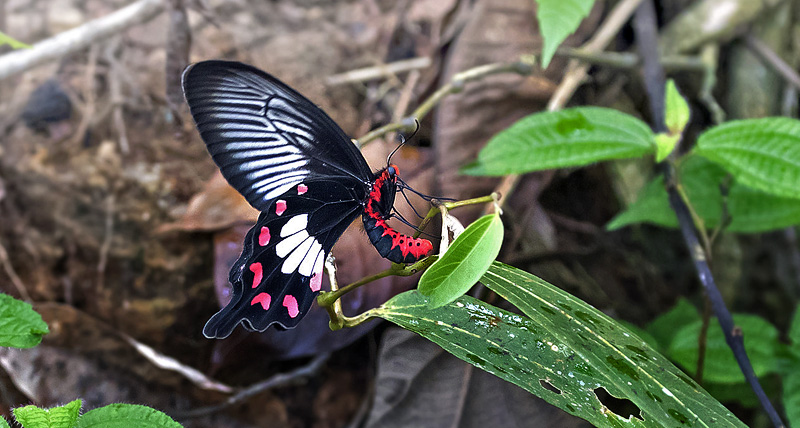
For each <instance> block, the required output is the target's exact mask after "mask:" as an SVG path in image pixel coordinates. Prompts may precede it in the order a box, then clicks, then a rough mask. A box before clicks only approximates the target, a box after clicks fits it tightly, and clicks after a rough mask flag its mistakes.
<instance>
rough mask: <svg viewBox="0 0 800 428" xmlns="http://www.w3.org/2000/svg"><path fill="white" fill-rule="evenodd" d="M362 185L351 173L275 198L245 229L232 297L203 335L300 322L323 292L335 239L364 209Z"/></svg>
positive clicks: (307, 184) (232, 280) (300, 186)
mask: <svg viewBox="0 0 800 428" xmlns="http://www.w3.org/2000/svg"><path fill="white" fill-rule="evenodd" d="M358 184H359V183H358V182H353V180H352V178H348V177H336V178H335V180H316V181H308V182H303V183H301V184H298V185H297V186H295V187H294V188H293V189H291V190H289V191H288V192H286V193H285V194H283V195H281V196H280V197H279V198H277V199H275V200H274V201H273V202H272V204H271V205H270V206H269V207H267V209H266V210H265V211H264V212H262V213H261V215H260V216H259V218H258V221H257V222H256V224H255V226H253V228H252V229H250V231H249V232H248V233H247V236H246V237H245V241H244V249H243V251H242V255H241V256H240V257H239V259H238V260H237V261H236V263H234V265H233V268H232V269H231V273H230V278H229V280H230V283H231V285H232V287H233V293H232V298H231V301H230V302H229V303H228V304H227V305H226V306H225V307H224V308H223V309H222V310H221V311H219V312H218V313H217V314H215V315H214V316H213V317H212V318H211V319H210V320H209V321H208V323H206V326H205V328H204V329H203V334H204V335H205V336H206V337H208V338H224V337H227V336H228V335H229V334H230V333H231V331H233V329H234V328H235V327H236V326H237V325H238V324H239V323H240V322H241V323H243V324H244V325H245V327H247V328H248V329H250V330H256V331H264V330H265V329H266V328H267V327H269V326H270V325H271V324H273V323H277V324H279V325H280V326H281V327H283V328H292V327H294V326H295V325H297V323H298V322H299V321H300V319H302V318H303V316H304V315H305V314H306V312H308V310H309V309H310V307H311V304H312V303H313V301H314V298H315V297H316V295H317V294H318V293H319V290H320V286H321V284H322V269H323V265H324V262H325V258H326V257H327V256H328V254H329V253H330V251H331V248H333V244H334V243H335V242H336V241H337V240H338V239H339V237H340V236H341V235H342V233H344V231H345V229H347V227H348V226H349V225H350V223H352V222H353V220H354V219H356V218H357V217H358V216H359V215H360V214H361V211H362V207H361V204H360V202H359V201H360V200H359V199H358V197H359V196H360V194H359V191H361V190H363V185H362V187H358ZM354 189H355V190H354Z"/></svg>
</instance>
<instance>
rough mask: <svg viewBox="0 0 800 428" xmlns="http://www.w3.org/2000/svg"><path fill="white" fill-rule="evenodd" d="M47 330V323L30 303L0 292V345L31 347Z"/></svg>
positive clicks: (39, 340)
mask: <svg viewBox="0 0 800 428" xmlns="http://www.w3.org/2000/svg"><path fill="white" fill-rule="evenodd" d="M48 332H49V330H48V329H47V324H46V323H45V322H44V321H43V320H42V316H41V315H39V314H38V313H37V312H36V311H34V310H33V307H32V306H31V305H30V303H26V302H23V301H21V300H17V299H15V298H13V297H11V296H9V295H7V294H0V346H8V347H12V348H31V347H33V346H36V345H38V344H39V342H41V341H42V336H44V335H45V334H47V333H48Z"/></svg>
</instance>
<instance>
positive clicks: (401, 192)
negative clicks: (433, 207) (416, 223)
mask: <svg viewBox="0 0 800 428" xmlns="http://www.w3.org/2000/svg"><path fill="white" fill-rule="evenodd" d="M403 190H404V189H403V188H399V189H398V191H399V192H400V194H401V195H403V199H405V200H406V203H407V204H408V206H410V207H411V209H412V210H414V214H416V215H417V217H419V218H425V217H422V216H421V215H420V214H419V212H418V211H417V209H416V208H415V207H414V204H412V203H411V201H410V200H408V196H406V192H404V191H403Z"/></svg>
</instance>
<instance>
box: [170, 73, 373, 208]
mask: <svg viewBox="0 0 800 428" xmlns="http://www.w3.org/2000/svg"><path fill="white" fill-rule="evenodd" d="M183 92H184V96H185V97H186V101H187V102H188V103H189V108H190V110H191V113H192V116H193V117H194V120H195V123H196V124H197V129H198V130H199V131H200V135H201V136H202V137H203V141H205V143H206V145H207V146H208V151H209V152H210V153H211V156H212V157H213V158H214V162H216V164H217V165H218V166H219V168H220V170H221V171H222V175H223V176H224V177H225V179H227V180H228V182H229V183H230V184H231V185H232V186H233V187H234V188H235V189H236V190H238V191H239V193H241V194H242V195H244V197H245V198H246V199H247V201H248V202H250V204H251V205H253V206H254V207H255V208H257V209H258V210H260V211H265V210H266V209H267V208H268V206H269V205H270V204H271V203H272V201H273V200H274V199H275V198H277V197H278V196H280V195H282V194H284V193H286V192H287V191H288V190H289V189H291V188H293V187H296V186H297V185H298V184H300V183H302V182H304V181H309V180H315V179H324V178H327V177H333V176H350V177H353V178H355V179H357V180H359V181H361V182H365V181H369V180H370V179H371V178H372V173H371V172H370V169H369V166H368V165H367V163H366V161H365V160H364V157H363V156H362V155H361V152H359V151H358V149H357V148H356V147H355V145H354V144H353V143H352V142H351V141H350V139H349V138H348V137H347V135H345V133H344V131H342V130H341V128H339V126H338V125H336V123H335V122H334V121H333V120H332V119H331V118H330V117H328V115H327V114H325V112H323V111H322V110H321V109H320V108H319V107H317V106H316V105H314V104H313V103H312V102H311V101H309V100H308V99H306V98H305V97H303V96H302V95H300V94H299V93H297V92H296V91H295V90H293V89H291V88H290V87H288V86H286V85H285V84H283V83H282V82H280V81H279V80H278V79H276V78H274V77H272V76H271V75H269V74H267V73H265V72H263V71H261V70H259V69H257V68H254V67H251V66H249V65H246V64H242V63H238V62H228V61H204V62H199V63H197V64H193V65H191V66H189V67H188V68H187V69H186V70H185V71H184V72H183Z"/></svg>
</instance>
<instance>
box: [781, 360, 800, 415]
mask: <svg viewBox="0 0 800 428" xmlns="http://www.w3.org/2000/svg"><path fill="white" fill-rule="evenodd" d="M782 380H783V397H782V401H783V408H784V409H785V410H786V419H787V420H788V422H789V426H790V427H800V370H794V371H791V372H789V373H786V374H785V375H784V376H783V379H782Z"/></svg>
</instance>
